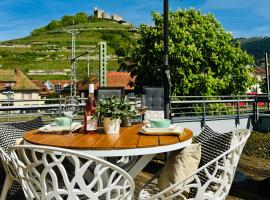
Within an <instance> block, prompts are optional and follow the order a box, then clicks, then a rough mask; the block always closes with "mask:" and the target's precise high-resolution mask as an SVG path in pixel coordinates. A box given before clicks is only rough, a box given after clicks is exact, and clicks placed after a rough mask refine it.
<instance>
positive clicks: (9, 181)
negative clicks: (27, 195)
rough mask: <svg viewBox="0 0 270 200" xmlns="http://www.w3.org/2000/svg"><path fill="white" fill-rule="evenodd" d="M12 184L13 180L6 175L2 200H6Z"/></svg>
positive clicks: (0, 198) (0, 199)
mask: <svg viewBox="0 0 270 200" xmlns="http://www.w3.org/2000/svg"><path fill="white" fill-rule="evenodd" d="M12 183H13V179H12V178H11V177H10V176H9V175H6V178H5V183H4V185H3V189H2V192H1V197H0V200H5V199H6V197H7V193H8V191H9V189H10V188H11V185H12Z"/></svg>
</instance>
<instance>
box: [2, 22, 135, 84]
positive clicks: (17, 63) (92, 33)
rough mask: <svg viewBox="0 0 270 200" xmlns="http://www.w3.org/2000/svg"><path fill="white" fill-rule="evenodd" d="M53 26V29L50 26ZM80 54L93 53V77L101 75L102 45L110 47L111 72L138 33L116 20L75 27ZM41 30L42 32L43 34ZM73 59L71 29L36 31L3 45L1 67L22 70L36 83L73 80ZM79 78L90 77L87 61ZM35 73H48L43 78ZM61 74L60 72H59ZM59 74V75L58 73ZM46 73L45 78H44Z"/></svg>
mask: <svg viewBox="0 0 270 200" xmlns="http://www.w3.org/2000/svg"><path fill="white" fill-rule="evenodd" d="M48 26H49V25H48ZM75 28H76V29H77V30H78V33H77V34H76V54H77V55H80V54H81V53H83V52H86V51H89V52H90V73H91V74H97V72H98V55H99V47H98V43H99V42H100V41H106V42H107V44H108V49H107V52H108V53H107V54H108V70H117V69H118V68H119V63H118V62H117V61H118V55H117V53H118V54H119V53H121V51H122V49H123V48H127V47H128V46H129V45H131V44H132V42H133V41H134V40H135V38H136V36H137V33H136V30H135V29H134V27H133V26H132V25H130V24H127V23H124V24H120V23H118V22H115V21H113V20H103V19H100V20H95V21H92V22H87V23H79V24H76V25H75ZM40 30H41V31H40ZM70 56H71V34H70V33H68V28H67V27H61V28H57V29H55V30H45V27H41V28H39V29H36V30H34V31H33V32H32V33H31V35H30V36H28V37H25V38H20V39H15V40H9V41H4V42H0V66H1V68H2V69H11V68H12V69H14V68H15V67H19V68H20V69H21V70H22V71H23V72H25V73H27V74H28V76H29V77H30V78H33V79H40V80H46V79H69V76H68V70H69V69H70ZM77 66H78V78H80V79H81V78H85V75H86V74H87V57H86V56H84V57H81V58H80V59H79V60H78V62H77ZM33 70H44V71H43V72H42V73H41V74H42V75H36V74H37V72H36V71H33ZM57 70H58V71H57ZM56 72H57V73H56ZM44 73H45V74H44Z"/></svg>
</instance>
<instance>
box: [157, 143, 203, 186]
mask: <svg viewBox="0 0 270 200" xmlns="http://www.w3.org/2000/svg"><path fill="white" fill-rule="evenodd" d="M200 159H201V145H200V144H191V145H189V146H187V147H186V148H184V149H183V150H178V151H173V152H171V154H170V155H169V157H168V160H167V163H166V165H165V167H164V169H163V171H162V173H161V176H160V178H159V180H158V187H159V189H160V190H164V189H166V188H167V187H169V186H171V185H172V184H174V183H177V182H181V181H183V180H184V179H185V178H187V177H188V176H190V175H192V173H193V172H194V171H195V170H197V169H198V166H199V163H200ZM190 181H193V180H190Z"/></svg>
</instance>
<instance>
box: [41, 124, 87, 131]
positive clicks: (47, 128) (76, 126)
mask: <svg viewBox="0 0 270 200" xmlns="http://www.w3.org/2000/svg"><path fill="white" fill-rule="evenodd" d="M81 127H82V124H81V123H79V122H73V123H72V125H71V130H72V131H76V130H78V129H79V128H81ZM69 129H70V127H69V126H56V125H55V124H54V123H52V124H48V125H46V126H44V127H41V128H39V129H38V130H39V131H40V132H43V133H52V132H63V131H69Z"/></svg>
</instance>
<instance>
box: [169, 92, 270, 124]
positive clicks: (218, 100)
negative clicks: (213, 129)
mask: <svg viewBox="0 0 270 200" xmlns="http://www.w3.org/2000/svg"><path fill="white" fill-rule="evenodd" d="M171 99H172V101H171V109H172V117H173V121H174V122H180V121H181V122H183V121H201V122H202V126H204V125H205V123H206V121H207V120H213V119H214V120H219V119H235V120H236V123H237V124H239V122H240V119H241V118H244V117H249V116H252V117H254V120H257V119H258V113H259V111H260V112H266V111H268V103H269V100H268V98H267V96H263V95H260V96H255V95H248V96H247V95H243V96H173V97H172V98H171Z"/></svg>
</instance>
